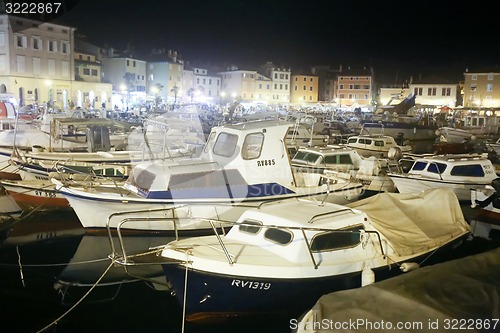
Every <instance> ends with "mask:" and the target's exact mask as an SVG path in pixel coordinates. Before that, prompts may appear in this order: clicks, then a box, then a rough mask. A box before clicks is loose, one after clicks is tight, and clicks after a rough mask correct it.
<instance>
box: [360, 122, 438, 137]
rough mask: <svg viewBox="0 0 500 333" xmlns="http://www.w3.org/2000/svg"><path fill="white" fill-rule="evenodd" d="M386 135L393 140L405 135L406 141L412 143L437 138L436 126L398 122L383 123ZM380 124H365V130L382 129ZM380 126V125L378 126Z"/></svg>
mask: <svg viewBox="0 0 500 333" xmlns="http://www.w3.org/2000/svg"><path fill="white" fill-rule="evenodd" d="M380 123H381V124H382V125H383V129H384V134H385V135H389V136H392V137H393V138H395V139H396V138H399V137H400V133H403V136H404V139H406V140H410V141H420V140H431V139H435V138H436V129H437V127H434V126H424V125H420V124H411V123H402V122H397V121H382V122H380ZM380 123H375V125H371V124H370V123H364V124H363V126H364V127H365V128H370V127H372V128H376V129H378V128H380V126H381V125H380ZM377 124H378V125H377Z"/></svg>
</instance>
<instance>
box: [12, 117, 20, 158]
mask: <svg viewBox="0 0 500 333" xmlns="http://www.w3.org/2000/svg"><path fill="white" fill-rule="evenodd" d="M15 114H16V121H15V123H14V142H13V144H12V155H14V156H15V157H20V154H19V151H18V149H17V146H16V136H17V126H18V122H19V108H18V109H17V110H16V111H15Z"/></svg>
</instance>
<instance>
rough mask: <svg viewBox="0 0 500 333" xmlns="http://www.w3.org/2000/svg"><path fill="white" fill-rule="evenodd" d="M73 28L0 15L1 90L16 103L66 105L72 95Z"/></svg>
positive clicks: (20, 104) (0, 91) (63, 107)
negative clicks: (9, 95) (12, 96)
mask: <svg viewBox="0 0 500 333" xmlns="http://www.w3.org/2000/svg"><path fill="white" fill-rule="evenodd" d="M74 31H75V28H73V27H69V26H65V25H60V24H54V23H43V22H40V21H35V20H31V19H27V18H23V17H17V16H9V15H5V14H4V15H0V93H11V94H13V95H14V96H15V99H16V100H17V103H18V105H19V106H24V105H29V104H38V105H41V104H46V105H48V106H52V107H56V108H62V109H66V108H68V101H70V100H71V99H73V98H76V96H74V95H73V91H72V81H73V78H74V62H73V61H74V60H73V56H72V52H73V47H74Z"/></svg>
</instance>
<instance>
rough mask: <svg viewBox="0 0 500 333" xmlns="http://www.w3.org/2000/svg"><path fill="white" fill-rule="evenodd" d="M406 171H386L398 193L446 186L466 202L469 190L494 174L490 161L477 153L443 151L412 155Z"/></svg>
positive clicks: (487, 182)
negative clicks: (428, 154)
mask: <svg viewBox="0 0 500 333" xmlns="http://www.w3.org/2000/svg"><path fill="white" fill-rule="evenodd" d="M409 162H411V163H412V165H411V168H410V169H409V170H408V172H405V171H403V170H399V171H393V172H389V173H388V175H389V177H391V179H392V181H393V182H394V184H396V187H397V189H398V191H399V192H400V193H415V192H420V191H424V190H428V189H431V188H449V189H451V190H453V191H454V192H455V194H456V195H457V197H458V199H459V200H460V201H464V202H467V201H468V202H470V191H471V190H472V189H482V188H484V187H485V186H488V185H490V184H491V182H492V181H493V180H494V179H495V178H497V177H498V176H497V174H496V172H495V167H494V166H493V164H492V162H491V161H490V160H489V159H488V158H486V157H484V156H482V155H479V154H447V155H432V156H424V157H421V158H416V159H415V160H412V161H409Z"/></svg>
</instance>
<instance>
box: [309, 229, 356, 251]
mask: <svg viewBox="0 0 500 333" xmlns="http://www.w3.org/2000/svg"><path fill="white" fill-rule="evenodd" d="M361 230H363V226H360V225H359V226H355V227H351V228H347V229H340V230H335V231H328V232H324V233H321V234H317V235H316V236H314V237H313V239H312V242H311V251H313V252H323V251H335V250H340V249H345V248H349V247H354V246H356V245H358V244H359V243H361Z"/></svg>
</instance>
